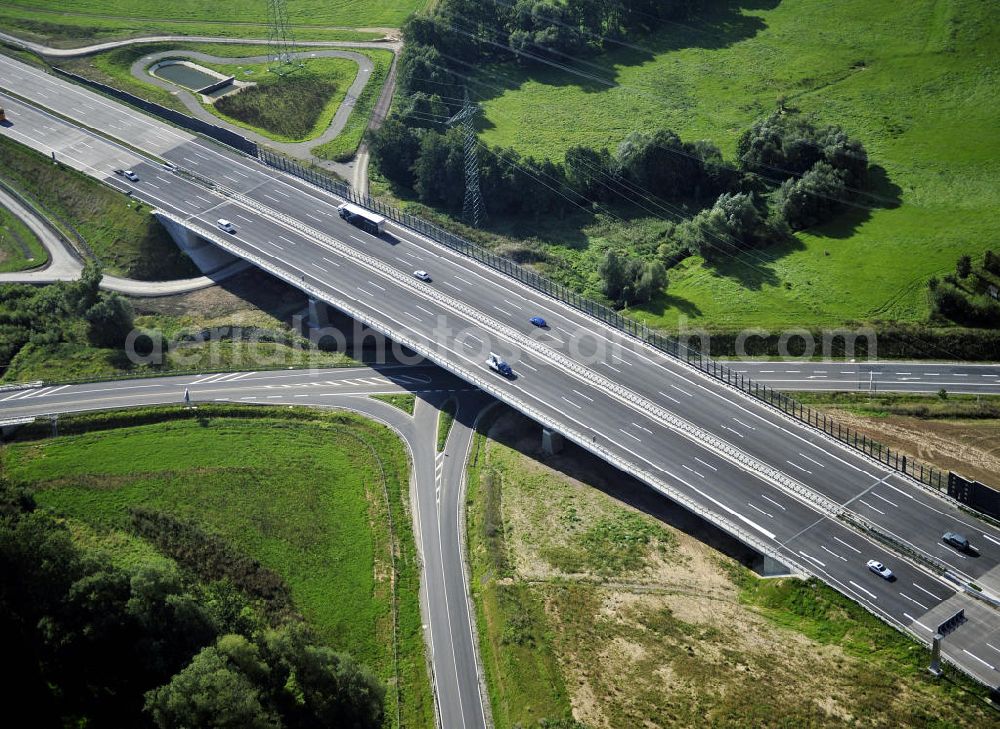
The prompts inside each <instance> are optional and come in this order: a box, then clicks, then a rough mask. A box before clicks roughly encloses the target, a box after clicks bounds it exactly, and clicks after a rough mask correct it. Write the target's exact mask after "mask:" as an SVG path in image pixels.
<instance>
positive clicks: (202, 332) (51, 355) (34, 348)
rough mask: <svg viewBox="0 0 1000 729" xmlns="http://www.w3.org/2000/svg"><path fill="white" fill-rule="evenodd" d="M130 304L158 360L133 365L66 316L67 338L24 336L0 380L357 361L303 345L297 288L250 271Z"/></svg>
mask: <svg viewBox="0 0 1000 729" xmlns="http://www.w3.org/2000/svg"><path fill="white" fill-rule="evenodd" d="M132 305H133V307H134V308H135V310H136V319H135V325H136V327H137V328H139V329H142V330H144V331H151V332H160V334H161V335H162V337H163V339H164V341H166V342H167V343H168V345H165V346H164V347H163V350H164V357H163V363H162V364H161V365H154V364H148V365H143V364H139V365H136V364H133V363H132V362H130V361H129V360H128V359H127V358H126V357H125V356H124V354H123V352H122V351H120V350H115V349H101V348H97V347H94V346H91V345H90V344H89V343H88V342H87V340H86V337H85V336H84V335H83V329H84V326H83V323H82V322H75V323H74V322H65V323H64V327H63V328H64V330H66V331H68V332H69V333H70V341H65V342H60V343H56V344H47V343H44V342H43V343H32V342H29V343H28V344H26V345H25V346H24V347H23V348H21V349H20V351H18V352H17V354H16V355H15V356H14V357H13V359H12V361H11V362H10V366H9V367H8V368H7V370H6V371H5V372H4V374H3V377H2V378H0V382H30V381H33V380H46V381H58V380H64V379H95V378H107V377H124V376H130V377H141V376H149V375H155V374H159V373H181V372H215V371H236V370H241V369H243V370H258V369H263V368H271V369H273V368H285V367H345V366H351V365H353V364H356V362H355V361H354V360H352V359H351V358H350V357H348V356H347V355H346V354H344V353H341V352H322V351H318V350H310V349H309V342H307V341H305V340H303V339H302V338H301V337H300V336H299V334H298V333H297V331H296V330H295V328H294V326H292V325H291V324H290V323H289V322H290V321H291V318H292V317H293V316H294V315H295V314H296V313H297V312H300V311H301V310H302V309H303V307H304V306H305V300H304V299H303V297H302V295H301V294H300V293H299V292H298V291H296V290H295V289H293V288H291V287H289V286H286V285H285V284H282V283H281V282H279V281H277V280H275V279H273V278H271V277H270V276H268V275H267V274H265V273H262V272H259V271H256V270H250V271H247V272H246V273H243V274H240V275H238V276H236V277H234V278H232V279H230V280H229V281H228V282H227V283H226V286H225V287H224V288H223V287H219V286H216V287H212V288H209V289H204V290H201V291H195V292H192V293H189V294H181V295H177V296H165V297H158V298H154V299H132ZM2 311H3V308H2V304H0V312H2Z"/></svg>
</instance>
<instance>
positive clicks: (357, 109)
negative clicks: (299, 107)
mask: <svg viewBox="0 0 1000 729" xmlns="http://www.w3.org/2000/svg"><path fill="white" fill-rule="evenodd" d="M361 52H362V53H364V55H366V56H368V57H369V58H370V59H371V60H372V61H373V62H374V64H375V69H374V70H373V71H372V73H371V77H370V78H369V79H368V83H367V84H365V88H364V90H363V91H362V92H361V95H360V96H359V97H358V100H357V103H356V104H355V105H354V110H353V111H352V112H351V116H350V117H348V119H347V124H345V125H344V128H343V129H342V130H341V132H340V134H338V135H337V136H336V137H334V138H333V139H331V140H330V141H329V142H326V143H325V144H320V145H318V146H316V147H313V148H312V150H311V151H312V153H313V154H314V155H316V156H317V157H321V158H323V159H330V160H334V161H335V162H344V161H346V160H349V159H350V158H351V157H353V156H354V154H355V152H357V151H358V145H359V144H361V138H362V137H363V136H364V133H365V130H367V129H368V122H369V120H370V119H371V116H372V110H373V109H374V108H375V102H377V101H378V98H379V95H380V94H381V93H382V86H383V85H384V84H385V80H386V77H387V76H388V75H389V69H390V68H391V67H392V52H391V51H372V50H365V51H361Z"/></svg>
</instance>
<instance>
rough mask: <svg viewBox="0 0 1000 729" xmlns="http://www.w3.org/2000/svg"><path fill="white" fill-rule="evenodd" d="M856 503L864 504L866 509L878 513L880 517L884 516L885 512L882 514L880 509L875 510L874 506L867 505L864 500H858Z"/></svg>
mask: <svg viewBox="0 0 1000 729" xmlns="http://www.w3.org/2000/svg"><path fill="white" fill-rule="evenodd" d="M858 502H859V503H862V504H864V505H865V506H867V507H868V508H869V509H871V510H872V511H877V512H878V513H879V514H881V515H882V516H885V512H884V511H882V510H881V509H876V508H875V507H874V506H872V505H871V504H869V503H868V502H867V501H865V500H864V499H858Z"/></svg>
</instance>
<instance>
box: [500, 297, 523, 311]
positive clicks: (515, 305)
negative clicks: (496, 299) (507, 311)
mask: <svg viewBox="0 0 1000 729" xmlns="http://www.w3.org/2000/svg"><path fill="white" fill-rule="evenodd" d="M504 303H505V304H510V305H511V306H513V307H514V308H515V309H517V310H518V311H521V307H520V306H518V305H517V304H515V303H514V302H513V301H511V300H510V299H504Z"/></svg>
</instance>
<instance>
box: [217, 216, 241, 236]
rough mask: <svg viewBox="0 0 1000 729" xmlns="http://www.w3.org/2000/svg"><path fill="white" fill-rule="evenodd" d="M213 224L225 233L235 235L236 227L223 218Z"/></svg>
mask: <svg viewBox="0 0 1000 729" xmlns="http://www.w3.org/2000/svg"><path fill="white" fill-rule="evenodd" d="M215 224H216V225H218V226H219V227H220V228H222V230H224V231H226V232H227V233H231V234H232V235H236V226H235V225H233V224H232V223H230V222H229V221H228V220H226V219H225V218H219V219H218V220H216V221H215Z"/></svg>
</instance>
